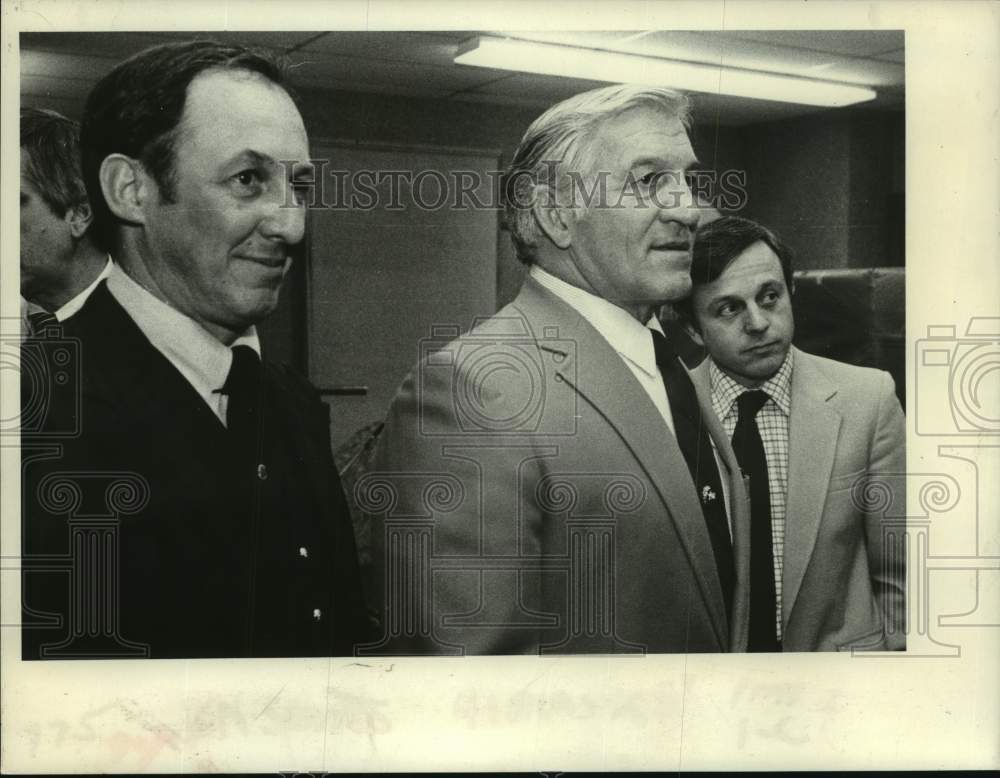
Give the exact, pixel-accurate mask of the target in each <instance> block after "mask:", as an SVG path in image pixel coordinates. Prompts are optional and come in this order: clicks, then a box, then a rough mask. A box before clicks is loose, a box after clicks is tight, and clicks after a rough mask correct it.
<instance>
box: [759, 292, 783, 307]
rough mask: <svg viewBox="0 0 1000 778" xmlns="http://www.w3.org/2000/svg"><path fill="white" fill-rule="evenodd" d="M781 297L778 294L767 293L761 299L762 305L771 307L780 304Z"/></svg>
mask: <svg viewBox="0 0 1000 778" xmlns="http://www.w3.org/2000/svg"><path fill="white" fill-rule="evenodd" d="M779 296H780V295H779V294H778V293H777V292H765V293H764V295H763V296H762V297H761V298H760V302H761V305H767V306H771V305H774V304H775V303H776V302H778V297H779Z"/></svg>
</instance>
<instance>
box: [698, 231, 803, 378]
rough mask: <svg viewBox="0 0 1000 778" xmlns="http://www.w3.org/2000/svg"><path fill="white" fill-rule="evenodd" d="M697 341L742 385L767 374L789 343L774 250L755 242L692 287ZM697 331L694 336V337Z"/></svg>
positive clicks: (788, 304)
mask: <svg viewBox="0 0 1000 778" xmlns="http://www.w3.org/2000/svg"><path fill="white" fill-rule="evenodd" d="M691 301H692V307H693V310H694V316H695V320H696V321H697V323H698V327H699V328H700V333H698V334H696V337H695V339H696V340H700V341H701V342H702V344H703V345H704V346H705V348H706V349H707V350H708V353H709V354H711V356H712V359H713V360H715V363H716V364H717V365H718V366H719V368H720V369H721V370H723V371H724V372H725V373H727V374H728V375H729V376H731V377H732V378H734V379H735V380H736V381H738V382H739V383H741V384H743V385H744V386H747V387H757V386H760V385H761V384H763V383H764V382H765V381H766V380H767V379H769V378H770V377H771V376H773V375H774V374H775V373H776V372H777V371H778V368H780V367H781V363H782V362H784V360H785V355H786V354H787V353H788V349H789V348H790V347H791V345H792V335H794V334H795V321H794V319H793V317H792V301H791V296H790V295H789V292H788V288H787V287H786V285H785V277H784V275H783V274H782V272H781V262H780V260H779V259H778V256H777V254H775V253H774V251H772V250H771V248H770V247H769V246H768V245H767V244H766V243H763V242H761V241H758V242H757V243H754V244H753V245H751V246H749V247H748V248H747V249H746V250H745V251H744V252H743V253H742V254H740V255H739V256H738V257H737V258H736V259H734V260H733V261H732V262H730V263H729V267H727V268H726V269H725V270H724V271H723V272H722V275H720V276H719V277H718V278H717V279H715V280H714V281H712V282H711V283H708V284H699V285H698V286H696V287H695V288H694V293H693V295H692V300H691ZM699 336H700V337H699Z"/></svg>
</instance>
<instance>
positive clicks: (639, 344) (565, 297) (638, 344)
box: [528, 265, 663, 378]
mask: <svg viewBox="0 0 1000 778" xmlns="http://www.w3.org/2000/svg"><path fill="white" fill-rule="evenodd" d="M528 275H530V276H531V277H532V278H534V279H535V281H537V282H538V283H539V284H541V285H542V286H544V287H545V288H546V289H548V290H549V291H550V292H552V294H554V295H555V296H556V297H558V298H559V299H560V300H562V301H563V302H565V303H566V304H567V305H569V306H571V307H572V308H573V309H574V310H575V311H576V312H577V313H579V314H580V315H581V316H582V317H583V318H584V319H586V320H587V322H588V323H589V324H590V325H591V326H592V327H593V328H594V329H595V330H597V331H598V332H599V333H600V334H601V336H602V337H603V338H604V339H605V340H606V341H607V342H608V343H609V344H610V345H611V348H613V349H614V350H615V351H617V352H618V353H619V354H621V356H622V357H624V358H625V359H627V360H628V361H629V362H631V363H633V364H634V365H635V366H636V367H638V368H639V369H640V370H642V371H643V372H644V373H646V374H648V375H649V376H651V377H653V378H659V375H660V373H659V370H658V369H657V367H656V353H655V352H654V351H653V339H652V338H651V337H650V335H649V330H656V331H657V332H660V333H662V332H663V328H662V327H661V326H660V322H659V320H657V318H656V316H651V317H650V318H649V321H648V322H646V325H645V326H643V325H642V324H640V323H639V322H638V321H637V320H636V319H635V318H634V317H633V316H632V315H631V314H629V313H628V312H627V311H625V310H624V309H622V308H619V307H618V306H617V305H615V304H614V303H611V302H608V301H607V300H605V299H604V298H602V297H598V296H597V295H595V294H591V293H590V292H587V291H585V290H583V289H580V288H579V287H576V286H573V285H572V284H568V283H566V282H565V281H563V280H562V279H560V278H556V277H555V276H554V275H552V274H551V273H549V272H547V271H545V270H542V268H540V267H539V266H538V265H532V266H531V268H530V269H529V270H528Z"/></svg>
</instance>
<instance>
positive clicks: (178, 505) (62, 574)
mask: <svg viewBox="0 0 1000 778" xmlns="http://www.w3.org/2000/svg"><path fill="white" fill-rule="evenodd" d="M64 335H65V338H66V339H67V340H68V341H69V342H73V341H74V340H76V341H78V344H79V346H78V348H79V360H80V370H79V387H78V394H77V396H78V397H79V417H78V424H74V423H73V421H72V417H73V416H74V414H75V412H76V411H75V408H73V407H72V406H73V403H71V402H68V398H69V395H68V394H67V393H63V394H62V395H61V397H62V400H61V401H59V402H56V403H54V404H53V405H52V406H51V407H50V408H49V409H48V411H49V414H48V419H47V424H48V428H49V429H50V430H51V429H52V428H57V429H58V428H61V429H64V430H65V429H72V428H74V427H78V430H79V431H78V434H73V435H70V436H68V437H67V436H64V437H55V438H53V437H51V436H49V437H46V435H45V430H44V429H43V430H42V432H41V434H39V435H32V434H30V433H25V434H24V435H23V441H24V456H23V479H24V480H23V483H24V500H23V505H24V511H23V516H24V522H23V535H22V537H23V551H24V558H25V565H24V567H25V574H24V577H23V581H24V605H25V614H24V615H25V623H26V624H45V623H47V624H49V626H48V627H45V628H42V627H39V628H33V627H26V628H25V629H24V633H23V634H24V644H23V653H24V657H25V658H26V659H27V658H39V656H43V657H57V658H62V657H66V658H73V657H83V656H129V655H134V656H152V657H154V658H165V657H216V656H227V657H230V656H231V657H237V656H315V655H320V656H322V655H333V654H350V653H352V651H353V645H354V642H355V641H356V640H358V639H361V638H363V637H364V636H365V628H366V619H365V616H364V611H363V598H362V596H361V590H360V581H359V574H358V569H357V560H356V555H355V550H354V538H353V534H352V531H351V525H350V519H349V515H348V511H347V507H346V504H345V500H344V496H343V494H342V492H341V489H340V482H339V479H338V478H337V474H336V470H335V469H334V466H333V460H332V455H331V451H330V443H329V437H328V435H329V433H328V429H329V427H328V411H327V407H326V406H325V405H324V404H323V403H322V402H321V401H320V400H319V398H318V396H317V394H316V392H315V391H314V390H313V388H312V387H311V386H310V385H309V384H308V383H307V382H305V381H304V380H303V379H301V378H299V377H298V376H296V375H295V374H293V373H292V372H290V371H288V370H287V369H283V368H279V367H276V366H274V365H271V364H269V363H267V362H265V363H264V375H265V379H264V380H265V401H264V403H265V404H264V427H265V439H266V440H268V441H270V442H272V443H273V445H274V446H275V448H270V449H268V450H269V451H272V452H273V451H279V450H280V451H285V452H287V453H286V454H285V455H284V456H274V457H273V460H272V461H270V462H269V463H268V465H267V466H268V467H269V468H271V470H270V471H264V472H258V473H257V474H256V475H254V474H253V471H252V468H245V469H244V471H243V472H236V470H235V469H234V461H235V460H238V459H239V457H238V456H236V453H237V452H234V451H233V450H232V443H231V441H230V439H229V438H228V437H227V434H226V430H225V428H224V426H223V425H222V423H221V422H220V421H219V419H218V418H217V417H216V416H215V414H213V413H212V411H211V410H210V409H209V408H208V406H207V405H206V404H205V402H204V400H203V399H202V398H201V397H200V396H198V394H197V393H196V392H195V390H194V389H193V388H192V387H191V385H190V384H189V383H188V382H187V381H186V379H185V378H184V377H183V376H182V375H181V374H180V373H179V372H178V371H177V370H176V369H175V368H174V367H173V365H171V364H170V362H169V361H168V360H167V359H166V358H165V357H164V356H163V355H162V354H161V353H160V352H159V351H157V350H156V349H155V348H154V347H153V346H152V345H151V344H150V342H149V341H148V340H147V339H146V337H145V336H144V335H143V334H142V332H141V331H140V330H139V328H138V327H137V326H136V324H135V323H134V322H133V321H132V319H131V318H130V317H129V316H128V315H127V314H126V312H125V311H124V310H123V309H122V308H121V306H120V305H119V304H118V303H117V301H116V300H115V299H114V297H113V296H112V295H111V294H110V292H108V290H107V287H106V285H104V284H102V285H101V286H100V287H99V288H98V289H97V290H96V291H95V292H94V294H93V296H92V297H91V299H90V300H89V301H88V303H87V305H86V306H85V307H84V308H83V310H81V311H80V313H79V314H77V315H76V316H74V317H73V319H72V320H70V321H69V322H68V323H67V324H66V326H65V329H64ZM52 443H55V444H56V447H55V448H48V447H49V446H51V444H52ZM269 445H271V443H269ZM248 471H249V472H250V473H251V474H250V475H247V472H248ZM43 647H45V648H44V650H43Z"/></svg>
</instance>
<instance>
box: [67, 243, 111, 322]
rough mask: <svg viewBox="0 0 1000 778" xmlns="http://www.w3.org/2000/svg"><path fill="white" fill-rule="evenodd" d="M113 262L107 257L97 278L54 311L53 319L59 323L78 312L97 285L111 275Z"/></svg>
mask: <svg viewBox="0 0 1000 778" xmlns="http://www.w3.org/2000/svg"><path fill="white" fill-rule="evenodd" d="M114 264H115V263H114V262H112V261H111V257H110V256H109V257H108V261H107V262H105V263H104V268H103V269H102V270H101V272H100V273H99V274H98V276H97V278H95V279H94V280H93V281H91V282H90V286H88V287H87V288H86V289H84V290H83V291H82V292H80V293H79V294H78V295H77V296H76V297H74V298H73V299H72V300H69V301H68V302H66V303H63V304H62V305H61V306H60V307H59V309H58V310H57V311H55V317H56V319H57V320H59V321H66V319H68V318H69V317H70V316H72V315H73V314H74V313H76V312H77V311H79V310H80V309H81V308H82V307H83V304H84V303H85V302H87V298H88V297H90V295H91V293H92V292H93V291H94V290H95V289H96V288H97V285H98V284H99V283H101V281H103V280H104V279H105V278H107V277H108V276H109V275H110V274H111V268H113V267H114Z"/></svg>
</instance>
